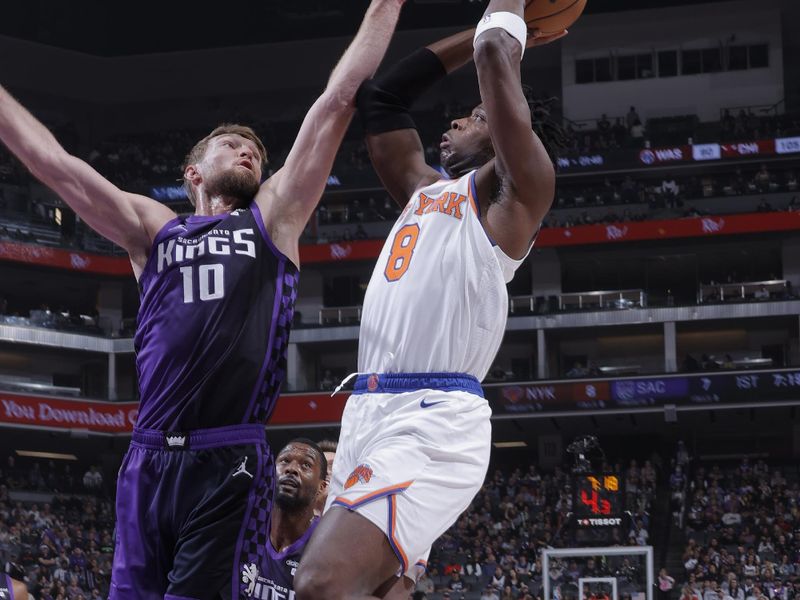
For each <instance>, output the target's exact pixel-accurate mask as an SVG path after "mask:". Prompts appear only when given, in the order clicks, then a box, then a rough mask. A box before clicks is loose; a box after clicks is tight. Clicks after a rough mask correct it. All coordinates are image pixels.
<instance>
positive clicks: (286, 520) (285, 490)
mask: <svg viewBox="0 0 800 600" xmlns="http://www.w3.org/2000/svg"><path fill="white" fill-rule="evenodd" d="M325 454H326V453H325V452H323V450H322V449H321V448H320V447H319V446H317V444H315V443H314V442H312V441H311V440H308V439H305V438H298V439H295V440H292V441H291V442H289V443H288V444H287V445H286V446H285V447H284V448H283V449H282V450H281V451H280V452H278V455H277V456H276V457H275V471H276V475H277V480H276V489H275V507H274V508H273V510H272V521H271V523H270V532H269V540H268V541H267V554H266V557H265V558H264V560H263V561H262V562H261V564H260V565H256V564H250V565H246V566H245V571H244V572H243V574H242V577H243V579H245V580H246V584H247V589H246V590H245V591H246V592H247V594H248V596H249V597H250V598H255V599H257V600H294V574H295V571H296V570H297V567H298V566H299V564H300V560H301V557H302V555H303V550H305V547H306V543H307V542H308V540H309V539H310V538H311V534H312V533H313V532H314V529H315V528H316V526H317V516H316V514H315V511H314V507H315V504H316V499H317V498H318V497H319V496H320V495H321V494H324V493H325V489H326V488H327V476H328V462H327V458H326V456H325Z"/></svg>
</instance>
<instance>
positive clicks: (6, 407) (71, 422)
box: [0, 391, 350, 434]
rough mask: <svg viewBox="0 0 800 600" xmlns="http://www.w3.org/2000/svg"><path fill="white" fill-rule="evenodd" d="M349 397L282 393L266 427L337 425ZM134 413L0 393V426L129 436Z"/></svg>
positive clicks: (129, 407)
mask: <svg viewBox="0 0 800 600" xmlns="http://www.w3.org/2000/svg"><path fill="white" fill-rule="evenodd" d="M349 395H350V394H349V392H344V393H341V394H336V396H334V397H331V395H330V394H284V395H282V396H281V397H280V398H279V399H278V403H277V405H276V407H275V411H274V412H273V414H272V419H270V422H269V424H270V425H300V424H314V425H321V424H330V423H334V424H336V423H339V421H340V420H341V418H342V412H343V411H344V405H345V402H346V401H347V398H348V396H349ZM138 412H139V403H138V402H107V401H106V402H103V401H93V400H80V399H72V398H48V397H45V396H29V395H25V394H16V393H11V392H2V391H0V426H3V425H5V426H17V427H32V428H34V429H82V430H87V431H91V432H94V433H112V434H130V433H131V432H132V431H133V426H134V425H135V423H136V417H137V415H138Z"/></svg>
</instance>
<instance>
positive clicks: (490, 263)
mask: <svg viewBox="0 0 800 600" xmlns="http://www.w3.org/2000/svg"><path fill="white" fill-rule="evenodd" d="M474 179H475V171H472V172H471V173H469V174H468V175H465V176H463V177H461V178H460V179H457V180H447V179H444V180H440V181H438V182H436V183H434V184H432V185H429V186H428V187H425V188H422V189H420V190H417V192H415V194H414V196H413V197H412V198H411V201H410V202H409V203H408V205H407V206H406V208H405V209H404V210H403V213H402V214H401V215H400V218H399V219H398V220H397V222H396V223H395V224H394V227H393V228H392V231H391V233H390V234H389V238H388V239H387V240H386V243H385V244H384V246H383V250H382V251H381V254H380V258H379V259H378V263H377V264H376V265H375V270H374V271H373V273H372V278H371V279H370V282H369V287H368V288H367V294H366V298H365V299H364V310H363V313H362V316H361V333H360V338H359V340H360V341H359V348H358V371H359V373H467V374H469V375H473V376H474V377H477V379H478V380H479V381H481V380H483V378H484V377H485V376H486V373H487V372H488V371H489V368H490V367H491V365H492V361H493V360H494V357H495V355H496V354H497V350H498V348H499V347H500V342H501V340H502V339H503V333H504V332H505V326H506V318H507V315H508V296H507V292H506V283H507V282H509V281H511V279H513V277H514V272H515V271H516V270H517V268H518V267H519V266H520V265H521V264H522V261H523V260H524V258H523V259H522V260H512V259H511V258H509V257H508V256H506V254H505V253H504V252H503V251H502V250H500V248H499V247H498V246H496V245H494V244H493V243H492V242H491V241H490V239H489V237H488V235H487V234H486V231H485V230H484V229H483V226H482V225H481V222H480V217H479V215H478V211H479V210H480V208H479V206H478V204H477V196H476V193H475V181H474Z"/></svg>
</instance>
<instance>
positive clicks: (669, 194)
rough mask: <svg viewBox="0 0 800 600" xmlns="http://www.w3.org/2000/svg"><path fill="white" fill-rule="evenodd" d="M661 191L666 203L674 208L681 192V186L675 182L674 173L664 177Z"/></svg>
mask: <svg viewBox="0 0 800 600" xmlns="http://www.w3.org/2000/svg"><path fill="white" fill-rule="evenodd" d="M660 191H661V194H662V196H663V197H664V200H665V202H666V205H667V206H669V207H672V208H674V207H675V205H676V201H677V199H678V194H679V193H680V188H679V187H678V184H677V183H676V182H675V178H674V177H673V176H672V175H668V176H667V177H665V178H664V180H663V181H662V182H661V188H660Z"/></svg>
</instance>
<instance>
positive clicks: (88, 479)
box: [83, 465, 103, 492]
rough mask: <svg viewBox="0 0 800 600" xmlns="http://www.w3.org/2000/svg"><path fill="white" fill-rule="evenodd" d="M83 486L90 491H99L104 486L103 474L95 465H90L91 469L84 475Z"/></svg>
mask: <svg viewBox="0 0 800 600" xmlns="http://www.w3.org/2000/svg"><path fill="white" fill-rule="evenodd" d="M83 487H85V488H86V489H87V490H89V491H92V492H94V491H99V490H100V488H101V487H103V474H102V473H100V471H99V470H98V468H97V467H96V466H95V465H92V466H91V467H89V470H88V471H86V473H85V474H84V476H83Z"/></svg>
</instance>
